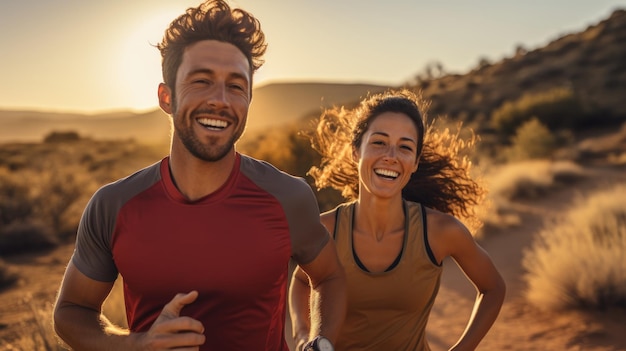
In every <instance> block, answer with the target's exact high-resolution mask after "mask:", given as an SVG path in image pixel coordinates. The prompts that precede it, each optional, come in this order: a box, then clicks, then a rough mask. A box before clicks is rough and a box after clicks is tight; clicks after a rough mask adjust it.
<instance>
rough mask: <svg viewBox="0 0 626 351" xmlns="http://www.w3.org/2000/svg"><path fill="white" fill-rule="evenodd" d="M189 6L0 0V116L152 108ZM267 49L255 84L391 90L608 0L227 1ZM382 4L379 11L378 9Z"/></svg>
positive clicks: (568, 29) (590, 16)
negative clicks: (169, 45)
mask: <svg viewBox="0 0 626 351" xmlns="http://www.w3.org/2000/svg"><path fill="white" fill-rule="evenodd" d="M198 3H199V2H198V1H191V0H130V1H129V0H109V1H90V0H3V1H2V2H1V3H0V109H29V110H46V111H59V112H65V111H67V112H89V113H95V112H104V111H109V110H120V109H134V110H139V111H140V110H145V109H151V108H155V107H156V102H157V100H156V87H157V85H158V83H159V82H160V81H161V76H160V56H159V53H158V50H157V49H156V48H154V47H153V46H151V44H155V43H157V42H158V41H159V40H160V38H161V36H162V34H163V30H164V29H165V27H166V26H167V24H168V23H169V22H170V21H171V20H172V19H173V18H174V17H176V16H177V15H178V14H180V13H182V12H183V11H184V10H185V9H186V8H187V7H189V6H195V5H197V4H198ZM231 4H233V5H234V6H235V7H242V8H244V9H246V10H248V11H250V12H252V13H253V14H254V15H255V16H256V17H258V18H259V20H260V21H261V25H262V28H263V29H264V31H265V34H266V37H267V40H268V43H269V48H268V52H267V55H266V57H265V59H266V64H265V66H263V67H262V68H261V69H260V70H259V71H258V73H257V75H256V78H255V84H256V86H257V87H258V86H260V85H263V84H267V83H270V82H276V81H330V82H360V83H375V84H390V85H398V84H401V83H403V82H405V81H407V80H409V79H411V77H413V76H414V75H415V74H416V73H417V72H419V71H420V70H421V69H423V67H424V66H425V65H426V64H428V63H429V62H432V61H439V62H441V63H442V64H443V66H444V68H445V69H446V70H447V71H451V72H455V73H465V72H467V71H469V70H470V69H472V68H473V67H475V66H476V64H477V63H478V61H479V59H480V58H487V59H489V60H491V61H498V60H500V59H502V58H504V57H509V56H511V55H512V54H513V52H514V50H515V47H516V46H518V45H523V46H524V47H526V48H527V49H534V48H537V47H540V46H544V45H546V44H547V43H549V42H550V41H552V40H555V39H557V38H558V37H559V36H561V35H563V34H567V33H572V32H578V31H581V30H584V29H585V28H586V27H587V26H589V25H592V24H595V23H597V22H598V21H600V20H603V19H605V18H607V17H608V16H609V15H610V14H611V12H612V11H613V10H615V9H617V8H622V9H626V1H624V0H622V1H614V0H547V1H546V0H528V1H513V0H476V1H467V0H441V1H425V0H388V1H380V0H379V1H375V0H236V1H231ZM381 4H384V5H381Z"/></svg>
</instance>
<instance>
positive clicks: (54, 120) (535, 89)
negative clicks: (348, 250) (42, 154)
mask: <svg viewBox="0 0 626 351" xmlns="http://www.w3.org/2000/svg"><path fill="white" fill-rule="evenodd" d="M434 71H435V72H436V74H432V71H431V72H429V74H427V75H425V76H424V75H421V76H420V75H418V76H417V77H416V79H415V80H414V81H413V82H410V83H407V84H405V86H407V87H409V88H411V89H415V90H421V91H422V92H423V95H424V97H425V98H426V99H428V100H431V102H432V104H431V108H430V114H431V115H445V116H448V117H450V118H451V119H456V120H462V121H465V122H467V124H469V125H470V126H472V127H473V128H475V129H476V130H477V131H478V132H479V134H482V133H485V132H487V133H488V132H489V128H490V127H491V126H492V123H491V122H492V114H493V113H494V111H496V110H497V109H498V108H500V107H502V106H503V105H504V104H505V103H507V102H511V101H515V100H517V99H520V98H521V97H522V96H524V95H526V94H542V93H545V92H549V91H550V90H551V89H556V88H565V89H568V90H570V91H571V92H572V94H573V95H574V96H575V99H576V102H577V104H579V105H580V108H581V109H584V110H585V113H586V114H588V115H592V116H591V117H593V119H592V121H593V122H597V123H598V124H600V123H602V124H607V123H608V124H611V125H617V124H619V123H620V122H622V121H625V120H626V99H624V93H625V87H626V10H624V9H618V10H616V11H614V12H613V13H612V14H611V15H610V16H609V17H608V18H607V19H605V20H602V21H600V22H599V23H597V24H594V25H590V26H588V27H587V28H586V29H584V30H582V31H580V32H576V33H571V34H566V35H562V36H560V37H559V38H557V39H555V40H553V41H551V42H549V43H548V44H547V45H545V46H544V47H539V48H536V49H533V50H528V49H526V48H524V47H521V46H518V47H517V48H516V50H515V52H514V53H513V54H512V55H511V56H510V57H506V58H504V59H502V60H500V61H498V62H494V63H492V62H489V61H488V60H487V59H482V60H481V61H480V62H479V64H478V65H477V66H476V67H475V68H474V69H472V70H470V71H469V72H467V73H465V74H450V73H446V72H445V70H443V69H442V67H438V69H437V70H434ZM365 78H366V77H365ZM385 88H387V87H384V86H378V85H369V84H338V83H332V82H328V83H306V82H304V83H302V82H289V83H273V84H267V85H264V86H260V87H258V88H255V90H254V91H253V102H252V105H251V107H250V115H249V119H248V130H250V131H252V132H254V131H255V130H257V129H261V128H263V127H275V126H279V125H281V124H284V123H286V122H289V121H294V120H297V119H300V118H302V117H306V116H311V115H316V114H318V113H319V112H320V111H321V109H322V108H324V107H329V106H332V105H339V104H342V105H343V104H347V105H350V104H353V103H354V102H355V101H357V100H358V99H359V98H360V97H362V96H364V95H366V94H367V92H377V91H381V90H384V89H385ZM562 118H568V116H562ZM614 122H615V123H614ZM585 127H588V126H585ZM59 129H63V130H67V129H74V130H76V131H78V132H79V133H81V134H85V135H87V136H91V137H97V138H104V139H111V138H130V137H135V138H137V139H146V140H149V141H155V140H158V141H163V140H168V137H167V135H168V133H169V122H168V120H167V118H166V117H165V115H164V114H163V113H162V112H161V111H159V110H154V111H149V112H145V113H132V112H124V111H119V112H115V113H107V114H98V115H77V114H59V113H47V112H28V111H0V142H6V141H26V140H30V141H36V140H41V138H42V137H43V136H44V135H45V134H46V133H49V132H50V131H52V130H59ZM253 135H254V133H250V134H246V136H247V137H248V138H249V137H250V136H253Z"/></svg>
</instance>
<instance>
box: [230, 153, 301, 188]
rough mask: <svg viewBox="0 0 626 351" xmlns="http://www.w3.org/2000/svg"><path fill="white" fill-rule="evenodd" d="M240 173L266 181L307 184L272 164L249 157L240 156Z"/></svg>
mask: <svg viewBox="0 0 626 351" xmlns="http://www.w3.org/2000/svg"><path fill="white" fill-rule="evenodd" d="M241 171H242V172H243V173H244V174H245V175H246V176H248V177H250V178H254V179H263V180H266V181H280V182H287V183H288V184H289V183H294V184H299V183H303V184H307V183H306V181H305V180H304V178H302V177H299V176H295V175H293V174H289V173H287V172H285V171H283V170H281V169H279V168H278V167H276V166H274V165H273V164H271V163H269V162H267V161H264V160H259V159H256V158H254V157H251V156H247V155H241Z"/></svg>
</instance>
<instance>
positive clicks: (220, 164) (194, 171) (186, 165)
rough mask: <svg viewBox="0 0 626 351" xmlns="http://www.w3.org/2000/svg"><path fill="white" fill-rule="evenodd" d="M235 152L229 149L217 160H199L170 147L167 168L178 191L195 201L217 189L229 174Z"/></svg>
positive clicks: (186, 152)
mask: <svg viewBox="0 0 626 351" xmlns="http://www.w3.org/2000/svg"><path fill="white" fill-rule="evenodd" d="M235 160H236V153H235V150H234V149H233V150H231V151H230V152H229V153H228V154H227V155H226V156H224V157H223V158H222V159H220V160H219V161H215V162H208V161H204V160H201V159H199V158H197V157H195V156H193V155H191V154H190V153H189V152H188V151H186V150H185V152H177V151H176V150H174V148H173V149H172V151H171V152H170V157H169V170H170V174H171V176H172V180H173V182H174V184H175V185H176V188H178V191H180V193H181V194H182V195H183V196H184V197H185V198H186V199H188V200H189V201H196V200H198V199H201V198H203V197H205V196H207V195H210V194H212V193H214V192H215V191H216V190H217V189H219V188H220V187H221V186H222V185H224V183H226V181H227V180H228V177H229V176H230V174H231V172H232V169H233V166H234V165H235Z"/></svg>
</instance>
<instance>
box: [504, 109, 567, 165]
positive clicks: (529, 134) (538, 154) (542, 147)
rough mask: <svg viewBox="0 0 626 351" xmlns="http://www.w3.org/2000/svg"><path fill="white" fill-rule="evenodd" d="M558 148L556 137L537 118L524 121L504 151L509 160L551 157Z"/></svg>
mask: <svg viewBox="0 0 626 351" xmlns="http://www.w3.org/2000/svg"><path fill="white" fill-rule="evenodd" d="M556 148H557V140H556V137H555V136H554V135H553V134H552V132H550V129H548V127H546V126H545V125H544V124H543V123H541V122H540V121H539V120H538V119H537V118H532V119H530V120H528V121H526V122H524V123H523V124H522V125H521V126H520V127H519V128H518V129H517V131H516V132H515V135H514V136H513V138H512V143H511V146H510V147H509V148H507V149H505V151H504V157H505V158H506V159H507V160H508V161H521V160H528V159H539V158H549V157H550V156H551V155H552V153H554V151H555V150H556Z"/></svg>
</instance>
